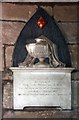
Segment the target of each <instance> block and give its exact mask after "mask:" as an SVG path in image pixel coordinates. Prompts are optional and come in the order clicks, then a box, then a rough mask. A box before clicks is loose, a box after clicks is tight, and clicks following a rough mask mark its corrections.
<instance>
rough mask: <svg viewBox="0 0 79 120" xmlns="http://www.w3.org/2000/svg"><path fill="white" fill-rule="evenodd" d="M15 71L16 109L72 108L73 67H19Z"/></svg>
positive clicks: (13, 68) (13, 69)
mask: <svg viewBox="0 0 79 120" xmlns="http://www.w3.org/2000/svg"><path fill="white" fill-rule="evenodd" d="M10 69H11V70H12V71H13V79H14V80H13V94H14V98H13V101H14V105H13V106H14V109H23V108H24V107H61V108H62V109H71V71H72V70H73V68H27V67H25V68H19V67H11V68H10Z"/></svg>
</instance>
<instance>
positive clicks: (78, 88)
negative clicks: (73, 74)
mask: <svg viewBox="0 0 79 120" xmlns="http://www.w3.org/2000/svg"><path fill="white" fill-rule="evenodd" d="M77 105H78V108H79V81H78V83H77Z"/></svg>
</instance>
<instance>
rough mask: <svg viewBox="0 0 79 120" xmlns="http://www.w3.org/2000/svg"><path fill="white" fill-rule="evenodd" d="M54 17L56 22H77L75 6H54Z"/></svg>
mask: <svg viewBox="0 0 79 120" xmlns="http://www.w3.org/2000/svg"><path fill="white" fill-rule="evenodd" d="M54 17H55V18H56V20H57V21H77V5H75V4H74V5H72V4H71V5H65V4H64V5H61V4H59V5H55V7H54Z"/></svg>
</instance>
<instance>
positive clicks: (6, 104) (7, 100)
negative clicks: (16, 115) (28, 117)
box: [3, 82, 13, 109]
mask: <svg viewBox="0 0 79 120" xmlns="http://www.w3.org/2000/svg"><path fill="white" fill-rule="evenodd" d="M12 97H13V95H12V84H11V83H10V82H7V83H6V84H5V83H4V85H3V108H9V109H11V108H12V107H13V101H12V100H13V99H12Z"/></svg>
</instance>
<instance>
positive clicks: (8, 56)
mask: <svg viewBox="0 0 79 120" xmlns="http://www.w3.org/2000/svg"><path fill="white" fill-rule="evenodd" d="M13 50H14V46H7V47H6V52H5V57H6V68H9V67H11V65H12V54H13Z"/></svg>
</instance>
